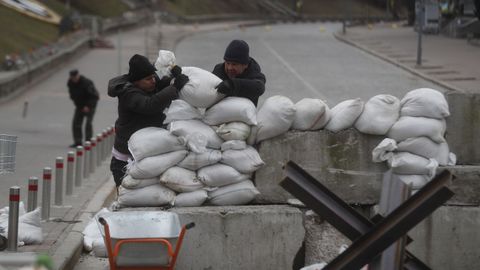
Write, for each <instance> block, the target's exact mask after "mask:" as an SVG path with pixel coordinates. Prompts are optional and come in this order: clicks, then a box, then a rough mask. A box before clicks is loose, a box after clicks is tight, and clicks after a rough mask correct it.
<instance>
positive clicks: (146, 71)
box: [128, 54, 157, 82]
mask: <svg viewBox="0 0 480 270" xmlns="http://www.w3.org/2000/svg"><path fill="white" fill-rule="evenodd" d="M128 66H129V69H128V80H129V81H130V82H135V81H138V80H141V79H143V78H145V77H148V76H150V75H152V74H154V73H155V71H156V70H157V69H156V68H155V67H154V66H153V65H152V63H150V61H148V58H147V57H145V56H143V55H139V54H135V55H134V56H132V58H130V61H128Z"/></svg>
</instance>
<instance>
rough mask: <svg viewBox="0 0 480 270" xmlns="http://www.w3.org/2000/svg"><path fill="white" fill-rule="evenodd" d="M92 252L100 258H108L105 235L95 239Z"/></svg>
mask: <svg viewBox="0 0 480 270" xmlns="http://www.w3.org/2000/svg"><path fill="white" fill-rule="evenodd" d="M92 253H93V255H94V256H95V257H98V258H108V253H107V248H106V247H105V241H103V237H102V238H99V239H95V240H93V242H92Z"/></svg>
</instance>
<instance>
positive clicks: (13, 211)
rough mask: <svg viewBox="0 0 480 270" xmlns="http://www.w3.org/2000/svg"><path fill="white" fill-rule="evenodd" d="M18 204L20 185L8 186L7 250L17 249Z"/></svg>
mask: <svg viewBox="0 0 480 270" xmlns="http://www.w3.org/2000/svg"><path fill="white" fill-rule="evenodd" d="M19 204H20V187H18V186H13V187H11V188H10V204H9V208H8V241H7V250H8V251H17V245H18V218H19V212H18V205H19Z"/></svg>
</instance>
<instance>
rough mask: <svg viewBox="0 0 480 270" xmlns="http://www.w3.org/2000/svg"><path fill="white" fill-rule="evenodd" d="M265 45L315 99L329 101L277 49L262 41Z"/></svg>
mask: <svg viewBox="0 0 480 270" xmlns="http://www.w3.org/2000/svg"><path fill="white" fill-rule="evenodd" d="M260 41H261V42H262V43H263V45H264V46H265V47H266V48H267V49H268V50H269V51H270V52H271V53H272V54H273V55H275V57H276V58H277V59H278V60H279V61H280V62H281V63H282V64H283V65H284V66H285V67H286V68H287V69H288V70H289V71H290V72H291V73H292V74H293V75H294V76H295V77H297V79H298V80H299V81H300V82H302V83H303V84H304V85H305V86H306V87H307V90H309V91H310V92H311V93H313V94H315V98H320V99H322V100H324V101H326V100H327V98H326V97H325V96H324V95H323V94H322V93H321V92H320V90H318V89H316V88H315V87H313V85H311V84H310V83H309V82H307V81H306V80H305V79H304V78H303V77H302V76H301V75H300V74H298V72H297V71H296V70H295V69H294V68H293V67H292V66H291V65H290V64H289V63H288V62H287V61H286V60H285V59H284V58H283V57H282V56H281V55H280V54H279V53H278V52H277V51H275V49H273V48H272V47H271V46H270V45H269V44H268V43H267V42H265V40H263V39H261V40H260Z"/></svg>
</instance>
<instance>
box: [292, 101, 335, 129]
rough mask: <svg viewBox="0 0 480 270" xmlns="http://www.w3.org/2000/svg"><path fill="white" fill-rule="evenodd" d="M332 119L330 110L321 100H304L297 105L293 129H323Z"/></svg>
mask: <svg viewBox="0 0 480 270" xmlns="http://www.w3.org/2000/svg"><path fill="white" fill-rule="evenodd" d="M330 117H331V114H330V108H329V107H328V105H327V104H325V102H323V101H322V100H321V99H316V98H304V99H302V100H300V101H299V102H297V103H296V104H295V117H294V119H293V123H292V129H298V130H317V129H321V128H323V127H324V126H325V125H326V124H327V123H328V121H329V120H330Z"/></svg>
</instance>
